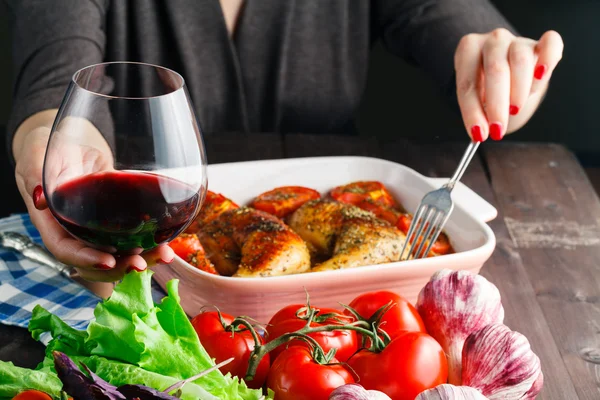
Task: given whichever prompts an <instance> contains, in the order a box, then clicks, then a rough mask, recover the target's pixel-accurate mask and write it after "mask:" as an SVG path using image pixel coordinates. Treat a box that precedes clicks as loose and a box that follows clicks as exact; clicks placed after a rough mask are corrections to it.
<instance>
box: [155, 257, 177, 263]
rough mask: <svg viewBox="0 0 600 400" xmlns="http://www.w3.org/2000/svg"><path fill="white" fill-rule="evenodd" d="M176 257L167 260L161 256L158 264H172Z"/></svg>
mask: <svg viewBox="0 0 600 400" xmlns="http://www.w3.org/2000/svg"><path fill="white" fill-rule="evenodd" d="M174 259H175V257H173V258H171V260H169V261H165V260H163V259H162V258H159V259H158V260H156V263H157V264H171V263H172V262H173V260H174Z"/></svg>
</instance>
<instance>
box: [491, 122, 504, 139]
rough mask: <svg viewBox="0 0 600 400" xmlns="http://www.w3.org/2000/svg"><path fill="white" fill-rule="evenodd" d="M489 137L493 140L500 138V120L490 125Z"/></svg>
mask: <svg viewBox="0 0 600 400" xmlns="http://www.w3.org/2000/svg"><path fill="white" fill-rule="evenodd" d="M490 137H491V138H492V139H493V140H502V124H501V123H500V122H494V123H493V124H491V125H490Z"/></svg>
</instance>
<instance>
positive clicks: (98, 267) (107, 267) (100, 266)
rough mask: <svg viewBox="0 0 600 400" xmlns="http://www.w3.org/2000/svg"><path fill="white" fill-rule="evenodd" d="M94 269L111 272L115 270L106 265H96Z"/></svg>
mask: <svg viewBox="0 0 600 400" xmlns="http://www.w3.org/2000/svg"><path fill="white" fill-rule="evenodd" d="M94 268H96V269H103V270H105V271H106V270H109V269H113V267H110V266H108V265H106V264H96V265H94Z"/></svg>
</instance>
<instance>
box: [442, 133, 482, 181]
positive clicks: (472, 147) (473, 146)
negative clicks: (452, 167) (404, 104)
mask: <svg viewBox="0 0 600 400" xmlns="http://www.w3.org/2000/svg"><path fill="white" fill-rule="evenodd" d="M479 144H480V142H475V141H471V143H470V144H469V147H467V150H465V154H463V156H462V159H461V160H460V163H459V164H458V167H457V168H456V171H454V175H452V178H450V180H449V181H448V183H446V184H445V185H444V187H446V188H448V189H449V190H452V189H454V186H455V185H456V182H458V181H459V180H460V178H462V176H463V174H464V173H465V171H466V170H467V167H468V166H469V163H470V162H471V159H472V158H473V156H474V155H475V152H476V151H477V148H478V147H479Z"/></svg>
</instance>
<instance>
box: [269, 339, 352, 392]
mask: <svg viewBox="0 0 600 400" xmlns="http://www.w3.org/2000/svg"><path fill="white" fill-rule="evenodd" d="M347 383H354V378H353V377H352V374H351V373H350V371H348V370H347V369H346V367H344V366H343V365H341V364H339V362H338V360H336V359H335V358H333V359H332V360H331V361H330V362H329V363H328V364H319V363H317V362H316V361H315V360H314V359H313V357H312V354H311V350H310V349H309V348H308V347H301V346H292V347H289V348H288V349H286V350H285V351H283V352H282V353H281V354H280V355H279V357H277V359H276V360H275V362H274V363H273V365H272V366H271V371H270V372H269V377H268V379H267V387H268V388H269V389H271V390H273V392H274V394H275V398H276V399H277V400H327V399H328V398H329V395H330V394H331V392H333V391H334V390H335V389H336V388H338V387H340V386H343V385H345V384H347Z"/></svg>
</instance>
